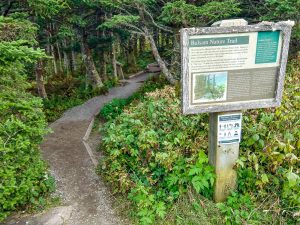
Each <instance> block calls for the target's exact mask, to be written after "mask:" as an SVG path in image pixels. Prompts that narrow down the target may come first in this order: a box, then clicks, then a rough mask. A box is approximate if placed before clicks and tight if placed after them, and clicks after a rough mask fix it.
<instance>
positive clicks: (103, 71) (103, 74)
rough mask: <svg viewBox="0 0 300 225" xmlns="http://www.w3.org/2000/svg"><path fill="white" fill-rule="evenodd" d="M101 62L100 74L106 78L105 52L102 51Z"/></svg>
mask: <svg viewBox="0 0 300 225" xmlns="http://www.w3.org/2000/svg"><path fill="white" fill-rule="evenodd" d="M100 63H101V75H102V77H103V79H104V80H108V77H107V66H106V64H107V56H106V52H105V51H102V60H100Z"/></svg>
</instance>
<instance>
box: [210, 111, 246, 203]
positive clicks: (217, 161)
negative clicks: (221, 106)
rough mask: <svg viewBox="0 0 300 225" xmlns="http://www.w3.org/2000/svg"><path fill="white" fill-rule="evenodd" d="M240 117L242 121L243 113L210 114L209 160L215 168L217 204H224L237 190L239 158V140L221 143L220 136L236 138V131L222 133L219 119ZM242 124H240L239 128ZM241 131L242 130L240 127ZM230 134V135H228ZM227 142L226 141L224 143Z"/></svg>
mask: <svg viewBox="0 0 300 225" xmlns="http://www.w3.org/2000/svg"><path fill="white" fill-rule="evenodd" d="M237 115H239V116H240V120H241V119H242V118H241V117H242V114H241V111H235V112H220V113H210V114H209V151H208V158H209V163H210V164H211V165H213V166H214V167H215V172H216V181H215V187H214V200H215V201H216V202H222V201H224V200H226V198H227V196H228V195H229V194H230V191H232V190H234V189H235V188H236V181H237V175H236V171H235V170H234V168H233V167H234V165H235V162H236V160H237V159H238V157H239V140H238V141H234V142H233V143H220V140H219V138H220V136H224V133H225V134H226V135H229V134H230V136H232V137H233V138H234V130H232V131H230V130H229V131H227V133H226V131H223V133H221V131H220V128H219V127H220V126H222V124H220V123H219V117H220V116H221V118H222V116H228V117H230V116H237ZM240 125H241V123H239V126H240ZM239 129H241V128H240V127H239ZM228 132H229V133H228ZM237 135H238V139H239V137H240V135H241V134H240V131H239V133H238V134H237ZM218 137H219V138H218ZM224 142H226V141H224Z"/></svg>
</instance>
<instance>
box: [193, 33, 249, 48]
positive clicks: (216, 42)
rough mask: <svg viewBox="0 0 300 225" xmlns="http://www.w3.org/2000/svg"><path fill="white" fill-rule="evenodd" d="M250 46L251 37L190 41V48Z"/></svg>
mask: <svg viewBox="0 0 300 225" xmlns="http://www.w3.org/2000/svg"><path fill="white" fill-rule="evenodd" d="M243 44H249V36H233V37H219V38H197V39H190V40H189V47H210V46H224V45H243Z"/></svg>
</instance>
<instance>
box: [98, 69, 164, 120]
mask: <svg viewBox="0 0 300 225" xmlns="http://www.w3.org/2000/svg"><path fill="white" fill-rule="evenodd" d="M166 83H167V81H166V79H165V78H164V77H163V76H161V75H159V76H156V75H154V76H151V77H150V78H149V79H148V80H147V81H146V82H145V83H144V84H143V85H142V87H141V88H139V90H138V91H137V92H135V93H134V94H133V95H131V96H130V97H129V98H115V99H113V100H112V101H111V102H109V103H107V104H105V105H104V106H103V107H102V109H101V110H100V116H101V117H102V118H103V119H106V120H112V119H115V118H116V117H117V116H118V115H120V114H121V113H122V112H123V110H124V108H125V106H127V105H129V104H130V103H131V102H133V101H137V100H142V99H144V96H145V93H147V92H151V91H154V90H156V89H161V88H163V87H164V86H165V85H166Z"/></svg>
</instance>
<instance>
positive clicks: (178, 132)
mask: <svg viewBox="0 0 300 225" xmlns="http://www.w3.org/2000/svg"><path fill="white" fill-rule="evenodd" d="M146 96H147V97H145V98H144V99H143V100H142V101H141V102H135V103H132V104H131V105H130V106H129V107H127V108H126V109H125V110H124V112H123V113H122V114H120V115H119V116H118V117H116V118H115V120H112V121H110V122H108V123H107V124H106V125H105V127H104V130H103V132H104V137H103V147H104V150H105V153H106V157H105V158H104V159H103V160H102V161H101V166H100V168H99V170H100V172H101V174H102V175H104V176H105V178H106V179H107V181H108V182H109V183H110V184H111V185H112V186H113V187H114V191H115V192H119V193H129V195H128V198H129V199H130V200H131V201H132V202H133V205H134V207H135V208H136V209H138V212H137V214H136V216H137V217H138V218H139V219H140V223H141V224H151V223H153V222H154V220H155V218H164V216H165V214H166V212H167V209H168V208H169V207H170V206H172V204H173V203H174V201H175V200H176V199H178V197H180V196H182V195H183V194H184V193H186V192H187V190H188V188H189V187H191V188H193V189H194V190H195V192H197V193H201V194H202V195H205V196H207V197H211V195H212V186H213V182H214V173H213V168H212V167H211V166H209V165H208V159H207V156H206V154H205V152H204V151H203V150H201V149H206V147H207V143H206V142H205V141H204V139H205V137H204V135H203V132H205V131H203V128H204V129H205V130H206V129H207V127H206V126H204V124H203V123H200V121H201V120H203V119H205V120H207V116H206V115H197V116H191V117H185V116H183V115H182V114H181V113H180V107H179V104H180V102H179V100H178V99H177V98H176V94H175V90H174V89H173V88H171V87H165V88H164V89H162V90H157V91H155V92H152V93H149V94H147V95H146ZM199 137H200V138H199ZM195 139H197V142H195V141H194V140H195Z"/></svg>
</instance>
